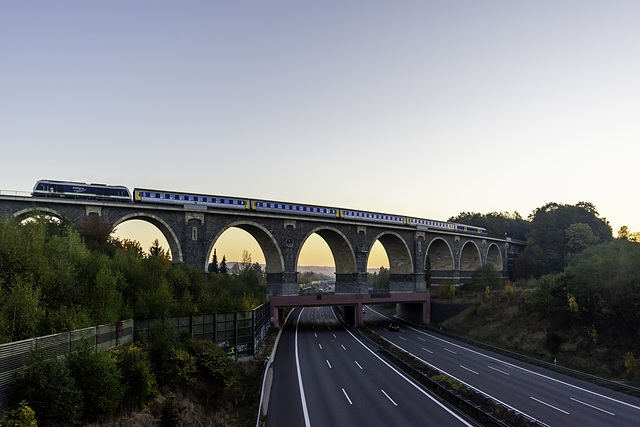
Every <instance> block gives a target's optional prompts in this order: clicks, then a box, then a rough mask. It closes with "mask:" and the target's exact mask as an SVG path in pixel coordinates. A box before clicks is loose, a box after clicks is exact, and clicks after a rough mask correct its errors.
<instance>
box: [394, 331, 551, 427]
mask: <svg viewBox="0 0 640 427" xmlns="http://www.w3.org/2000/svg"><path fill="white" fill-rule="evenodd" d="M382 339H383V340H385V341H387V342H388V343H389V344H391V345H392V346H394V347H398V348H399V349H400V350H402V351H404V352H406V353H407V354H409V355H411V356H413V357H415V358H416V359H418V360H419V361H421V362H422V363H424V364H425V365H427V366H429V367H431V368H433V369H436V370H438V371H440V372H442V373H443V374H445V375H448V376H450V377H451V378H453V379H454V380H456V381H460V383H462V384H464V385H465V386H467V387H469V388H470V389H471V390H475V391H476V392H478V393H480V394H481V395H483V396H486V397H487V398H489V399H491V400H493V401H495V402H498V403H500V404H501V405H504V406H506V407H507V408H509V409H511V410H513V411H514V412H517V413H519V414H522V415H524V416H525V417H527V418H529V419H531V420H533V421H536V422H538V423H540V424H542V425H543V426H547V427H549V425H548V424H545V423H543V422H542V421H540V420H538V419H536V418H534V417H532V416H531V415H529V414H527V413H526V412H523V411H521V410H519V409H516V408H514V407H513V406H511V405H509V404H508V403H506V402H503V401H501V400H500V399H498V398H496V397H494V396H492V395H490V394H489V393H486V392H484V391H482V390H480V389H479V388H477V387H474V386H472V385H471V384H469V383H467V382H464V381H462V380H461V379H460V378H457V377H456V376H455V375H451V374H450V373H448V372H447V371H445V370H444V369H442V368H439V367H437V366H436V365H433V364H431V363H429V362H427V361H426V360H424V359H422V358H420V357H419V356H418V355H416V354H413V353H411V352H410V351H407V350H405V349H403V348H402V347H400V346H398V345H396V344H394V343H392V342H391V341H389V340H388V339H386V338H384V337H382ZM423 350H425V351H428V352H429V353H433V352H432V351H429V350H427V349H426V348H423Z"/></svg>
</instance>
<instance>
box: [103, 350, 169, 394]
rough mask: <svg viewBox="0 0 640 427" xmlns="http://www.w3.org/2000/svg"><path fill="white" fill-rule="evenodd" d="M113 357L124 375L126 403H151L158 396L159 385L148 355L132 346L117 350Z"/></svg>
mask: <svg viewBox="0 0 640 427" xmlns="http://www.w3.org/2000/svg"><path fill="white" fill-rule="evenodd" d="M112 355H113V356H114V357H115V360H116V364H117V366H118V368H119V369H120V372H121V374H122V378H123V383H124V401H125V402H127V403H129V404H132V405H134V406H137V405H147V404H149V403H151V402H152V401H153V399H154V398H155V397H156V396H157V394H158V383H157V382H156V377H155V376H154V374H153V369H152V366H151V362H150V361H149V356H148V354H147V353H146V352H145V351H143V349H142V348H141V347H140V346H138V345H135V344H131V345H129V346H126V347H118V348H116V349H115V350H114V351H113V352H112Z"/></svg>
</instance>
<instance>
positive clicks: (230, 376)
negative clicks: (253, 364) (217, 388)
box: [189, 340, 236, 390]
mask: <svg viewBox="0 0 640 427" xmlns="http://www.w3.org/2000/svg"><path fill="white" fill-rule="evenodd" d="M189 351H190V352H191V354H193V355H194V356H195V358H196V360H197V363H198V369H199V371H200V373H201V374H202V375H203V377H204V378H208V379H210V380H212V381H213V382H214V383H215V384H218V385H221V386H224V387H225V388H226V389H228V390H229V389H231V387H233V385H234V384H235V381H236V375H235V374H236V373H235V369H234V364H233V361H232V360H231V359H229V357H228V356H227V354H226V353H225V352H224V351H222V350H221V349H220V348H218V346H217V345H215V344H214V343H210V342H206V341H197V340H193V341H191V342H190V344H189Z"/></svg>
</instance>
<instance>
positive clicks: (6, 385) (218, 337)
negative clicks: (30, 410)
mask: <svg viewBox="0 0 640 427" xmlns="http://www.w3.org/2000/svg"><path fill="white" fill-rule="evenodd" d="M162 322H164V324H165V325H169V326H170V327H172V328H174V329H175V330H177V332H178V333H182V332H186V333H188V334H190V335H191V337H193V338H194V339H199V340H205V341H211V342H215V343H216V344H217V345H218V347H220V348H221V349H222V350H224V351H225V352H226V353H227V354H228V355H229V356H230V357H233V358H235V360H238V359H239V358H245V357H250V356H252V355H253V354H255V352H257V351H258V349H259V348H260V345H261V344H262V340H263V339H264V337H265V336H266V334H267V332H268V330H269V326H270V325H271V314H270V309H269V303H268V302H267V303H265V304H262V305H261V306H259V307H256V308H255V309H253V310H250V311H238V312H232V313H212V314H198V315H192V316H176V317H169V318H166V319H145V320H133V319H129V320H123V321H120V322H117V323H114V324H110V325H99V326H92V327H90V328H84V329H78V330H76V331H71V332H63V333H59V334H54V335H47V336H44V337H37V338H29V339H26V340H22V341H15V342H10V343H6V344H0V410H2V409H6V408H7V407H8V406H9V399H10V396H11V393H12V390H13V387H14V384H15V380H16V375H18V374H19V373H20V372H22V371H23V370H24V369H25V367H26V365H27V359H28V358H29V355H30V354H31V353H32V352H33V351H34V350H36V349H37V350H42V351H43V353H44V357H45V358H47V359H50V358H54V357H59V356H63V355H65V354H67V353H70V352H72V351H74V350H75V349H76V348H77V347H78V346H79V345H80V344H81V343H82V341H83V340H85V339H89V340H92V341H93V343H94V345H95V346H96V348H97V349H100V350H106V349H109V348H113V347H116V346H118V345H120V344H127V343H130V342H133V341H134V338H137V337H135V336H134V335H135V334H143V335H148V334H149V332H150V331H152V330H153V329H154V328H155V327H156V326H157V325H159V324H162Z"/></svg>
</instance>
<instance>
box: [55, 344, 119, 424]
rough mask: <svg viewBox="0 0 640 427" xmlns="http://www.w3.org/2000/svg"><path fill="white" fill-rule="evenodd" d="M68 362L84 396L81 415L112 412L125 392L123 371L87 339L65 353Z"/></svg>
mask: <svg viewBox="0 0 640 427" xmlns="http://www.w3.org/2000/svg"><path fill="white" fill-rule="evenodd" d="M67 366H68V367H69V370H70V372H71V376H72V377H73V378H74V380H75V383H76V386H77V387H78V388H79V389H80V391H82V395H83V397H84V418H85V419H88V420H91V421H96V420H101V419H105V418H108V417H110V416H112V415H113V414H115V412H116V409H118V406H119V405H120V401H121V400H122V397H123V395H124V386H123V385H122V384H121V380H122V374H121V373H120V371H119V370H118V368H117V366H116V362H115V361H114V360H113V359H111V358H110V357H109V353H107V352H105V351H98V350H96V348H95V346H94V345H92V344H90V343H89V342H88V341H85V342H83V343H82V345H81V346H80V347H79V348H78V349H76V351H74V352H72V353H70V354H68V355H67Z"/></svg>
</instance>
